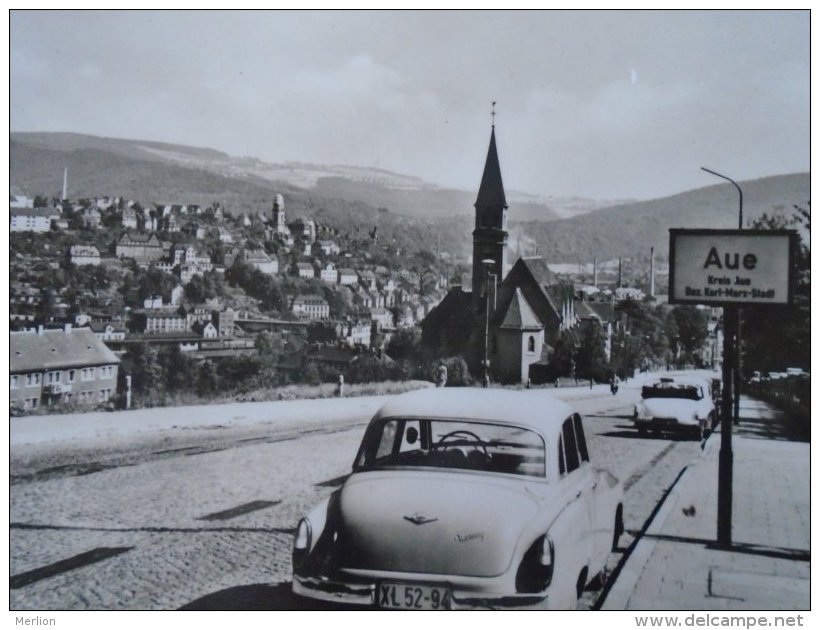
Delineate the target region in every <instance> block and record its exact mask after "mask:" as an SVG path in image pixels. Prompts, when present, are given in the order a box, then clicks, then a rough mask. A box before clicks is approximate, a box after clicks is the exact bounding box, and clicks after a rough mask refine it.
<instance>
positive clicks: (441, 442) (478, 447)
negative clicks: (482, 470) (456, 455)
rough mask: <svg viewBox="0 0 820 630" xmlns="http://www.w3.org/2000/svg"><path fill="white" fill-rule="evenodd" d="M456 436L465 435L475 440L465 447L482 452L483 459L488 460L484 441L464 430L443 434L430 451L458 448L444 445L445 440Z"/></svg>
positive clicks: (453, 445)
mask: <svg viewBox="0 0 820 630" xmlns="http://www.w3.org/2000/svg"><path fill="white" fill-rule="evenodd" d="M458 435H462V436H463V435H466V436H467V437H470V438H473V439H474V440H475V442H470V443H469V444H467V445H466V446H472V447H473V448H474V449H476V450H477V451H483V453H484V457H487V458H489V456H490V455H489V453H487V445H486V444H484V440H482V439H481V438H480V437H478V436H477V435H476V434H475V433H473V432H472V431H466V430H464V429H458V430H456V431H450V432H449V433H445V434H444V435H442V436H441V437H440V438H439V440H438V442H436V443H435V444H433V448H432V449H431V450H433V451H436V450H438V449H439V448H442V449H446V448H450V447H455V446H460V445H456V444H445V443H444V442H445V441H446V440H449V439H450V438H452V437H454V436H458Z"/></svg>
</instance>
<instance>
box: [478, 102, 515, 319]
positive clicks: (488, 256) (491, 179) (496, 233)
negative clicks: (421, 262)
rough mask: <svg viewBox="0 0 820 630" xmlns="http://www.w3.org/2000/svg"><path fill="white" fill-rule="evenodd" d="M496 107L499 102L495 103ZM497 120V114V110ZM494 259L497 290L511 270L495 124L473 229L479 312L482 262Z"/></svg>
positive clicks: (483, 291)
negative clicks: (508, 268)
mask: <svg viewBox="0 0 820 630" xmlns="http://www.w3.org/2000/svg"><path fill="white" fill-rule="evenodd" d="M493 105H495V103H493ZM493 117H495V111H493ZM484 260H492V261H493V264H492V265H491V266H490V268H489V272H490V273H491V274H494V275H495V283H496V287H495V288H494V289H493V292H494V291H495V289H496V288H497V287H498V285H499V284H501V280H502V279H503V275H504V272H505V271H506V268H507V198H506V196H505V195H504V184H503V182H502V181H501V167H500V166H499V164H498V151H497V150H496V147H495V122H493V126H492V132H491V133H490V148H489V149H488V150H487V161H486V162H485V164H484V174H483V175H482V177H481V186H479V189H478V198H477V199H476V202H475V229H474V230H473V294H472V303H473V307H474V308H475V309H478V308H479V307H481V306H482V305H483V303H484V302H483V298H484V296H485V295H486V294H487V267H488V265H486V264H484V263H483V262H482V261H484Z"/></svg>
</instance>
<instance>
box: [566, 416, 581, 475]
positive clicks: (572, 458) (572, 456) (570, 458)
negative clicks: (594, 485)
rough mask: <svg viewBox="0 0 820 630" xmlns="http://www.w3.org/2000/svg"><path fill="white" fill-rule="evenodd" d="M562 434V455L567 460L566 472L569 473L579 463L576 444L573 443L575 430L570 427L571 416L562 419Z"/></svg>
mask: <svg viewBox="0 0 820 630" xmlns="http://www.w3.org/2000/svg"><path fill="white" fill-rule="evenodd" d="M562 434H563V438H564V456H565V457H566V462H567V472H568V473H570V472H572V471H573V470H575V469H576V468H578V466H580V465H581V464H580V462H579V461H578V446H577V445H576V443H575V431H574V430H573V428H572V418H571V417H570V418H567V419H566V420H564V426H563V427H562Z"/></svg>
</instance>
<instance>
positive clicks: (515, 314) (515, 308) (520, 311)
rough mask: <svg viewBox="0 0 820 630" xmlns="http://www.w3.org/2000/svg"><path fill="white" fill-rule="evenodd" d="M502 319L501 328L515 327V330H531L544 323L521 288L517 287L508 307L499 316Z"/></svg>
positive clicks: (540, 326)
mask: <svg viewBox="0 0 820 630" xmlns="http://www.w3.org/2000/svg"><path fill="white" fill-rule="evenodd" d="M499 319H500V320H501V321H500V323H499V324H498V327H499V328H513V329H515V330H530V329H541V328H543V327H544V326H543V324H541V321H540V320H539V319H538V317H537V316H536V314H535V313H534V312H533V310H532V308H530V305H529V303H528V302H527V299H526V298H525V297H524V294H523V293H521V289H519V288H516V290H515V294H514V295H513V297H512V299H511V300H510V303H509V305H508V306H507V309H506V310H505V311H504V312H503V314H502V315H501V317H500V318H499Z"/></svg>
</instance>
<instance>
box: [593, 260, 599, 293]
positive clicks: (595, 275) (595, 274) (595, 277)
mask: <svg viewBox="0 0 820 630" xmlns="http://www.w3.org/2000/svg"><path fill="white" fill-rule="evenodd" d="M592 286H594V287H597V286H598V257H597V256H596V257H595V258H594V259H593V262H592Z"/></svg>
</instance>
